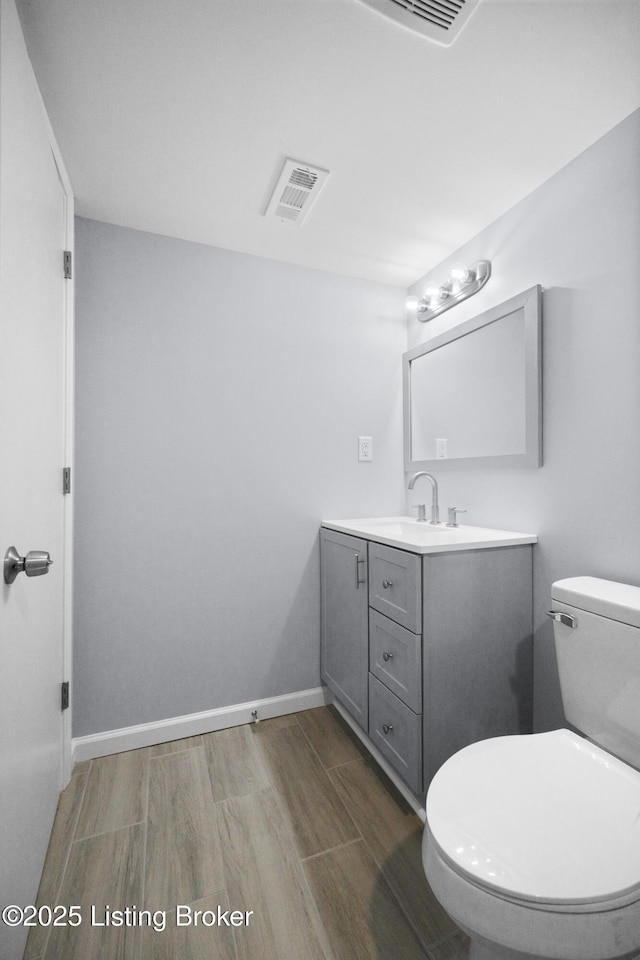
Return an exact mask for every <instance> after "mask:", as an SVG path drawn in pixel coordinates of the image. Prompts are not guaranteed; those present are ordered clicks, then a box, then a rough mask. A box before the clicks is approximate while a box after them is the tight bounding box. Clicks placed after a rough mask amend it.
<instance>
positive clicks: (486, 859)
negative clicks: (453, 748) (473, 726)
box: [426, 730, 640, 903]
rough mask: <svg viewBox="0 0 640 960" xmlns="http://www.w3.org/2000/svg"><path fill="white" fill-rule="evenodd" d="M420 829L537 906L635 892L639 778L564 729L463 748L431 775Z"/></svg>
mask: <svg viewBox="0 0 640 960" xmlns="http://www.w3.org/2000/svg"><path fill="white" fill-rule="evenodd" d="M426 808H427V823H428V825H429V829H430V832H431V835H432V837H433V839H434V840H435V842H436V844H437V845H438V847H439V848H440V850H441V851H442V853H443V854H444V856H445V859H447V860H448V861H449V862H450V863H451V865H452V866H453V867H454V869H456V870H457V871H458V872H460V873H462V874H465V875H468V876H469V878H470V879H471V880H472V881H475V882H476V883H479V884H480V885H482V886H486V887H489V888H493V889H495V890H496V892H498V893H499V892H503V893H505V894H507V895H509V896H512V897H521V898H523V899H525V900H532V901H537V902H544V903H587V902H594V901H595V902H597V901H599V900H611V899H613V898H615V897H617V896H620V895H623V894H627V893H630V892H632V891H633V890H634V889H635V888H638V891H639V893H640V773H638V771H636V770H634V769H633V768H632V767H630V766H628V764H625V763H623V762H622V761H620V760H618V759H616V758H615V757H613V756H612V755H611V754H608V753H607V752H606V751H605V750H602V749H600V748H599V747H597V746H595V745H594V744H592V743H590V742H589V741H588V740H585V739H584V737H580V736H578V735H577V734H574V733H572V732H571V731H569V730H555V731H553V732H552V733H539V734H531V735H529V736H515V737H498V738H496V739H492V740H483V741H481V742H479V743H474V744H472V745H471V746H469V747H465V748H464V749H463V750H461V751H460V752H459V753H457V754H455V755H454V756H453V757H451V758H450V759H449V760H447V762H446V763H445V764H444V765H443V766H442V767H441V768H440V770H439V771H438V773H437V774H436V776H435V777H434V779H433V781H432V783H431V786H430V788H429V793H428V795H427V804H426Z"/></svg>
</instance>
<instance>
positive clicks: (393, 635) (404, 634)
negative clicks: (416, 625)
mask: <svg viewBox="0 0 640 960" xmlns="http://www.w3.org/2000/svg"><path fill="white" fill-rule="evenodd" d="M369 669H370V671H371V673H373V674H375V676H376V677H377V678H378V680H382V682H383V683H384V685H385V686H387V687H388V688H389V689H390V690H391V691H392V692H393V693H395V695H396V696H397V697H399V698H400V700H402V701H403V702H404V703H406V704H407V706H408V707H411V709H412V710H413V711H414V713H421V712H422V637H421V636H420V635H419V634H416V633H411V631H410V630H406V629H405V628H404V627H401V626H400V624H398V623H395V622H394V621H393V620H389V618H388V617H383V616H382V614H381V613H378V612H377V610H369Z"/></svg>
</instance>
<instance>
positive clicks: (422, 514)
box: [412, 503, 427, 523]
mask: <svg viewBox="0 0 640 960" xmlns="http://www.w3.org/2000/svg"><path fill="white" fill-rule="evenodd" d="M413 507H416V508H417V510H418V523H425V522H426V519H427V508H426V506H425V505H424V503H414V504H413V505H412V509H413Z"/></svg>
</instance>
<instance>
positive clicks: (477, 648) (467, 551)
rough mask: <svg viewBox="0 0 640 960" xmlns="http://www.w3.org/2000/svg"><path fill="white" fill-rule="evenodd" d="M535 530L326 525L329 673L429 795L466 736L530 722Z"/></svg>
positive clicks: (524, 727) (399, 766)
mask: <svg viewBox="0 0 640 960" xmlns="http://www.w3.org/2000/svg"><path fill="white" fill-rule="evenodd" d="M535 542H536V537H535V536H533V535H530V534H519V533H510V532H508V531H501V530H489V529H485V528H481V527H471V526H460V527H454V528H451V527H447V526H446V525H441V526H432V525H430V524H427V523H419V522H418V521H416V520H413V519H411V518H407V517H390V518H378V519H371V520H344V521H342V520H340V521H324V522H323V524H322V528H321V532H320V549H321V578H322V655H321V674H322V679H323V681H324V682H325V683H326V684H327V685H328V686H329V688H330V689H331V690H332V691H333V693H334V695H335V697H336V699H337V700H338V701H339V703H340V704H341V705H342V706H343V708H344V709H345V710H346V711H347V712H348V713H349V715H350V716H351V717H352V718H353V720H354V721H355V723H356V724H358V726H359V727H360V728H361V730H362V731H363V732H364V733H365V734H366V735H367V736H368V738H369V740H370V741H371V743H372V744H373V745H374V746H375V747H377V749H378V750H379V751H380V753H381V754H382V755H383V756H384V757H385V758H386V760H387V761H388V763H390V764H391V766H392V767H393V769H394V770H395V771H396V772H397V773H398V774H399V776H400V777H401V778H402V780H403V781H404V782H405V783H406V784H407V786H408V787H409V789H410V791H411V793H412V794H413V795H414V796H415V797H417V798H423V797H424V794H425V792H426V789H427V787H428V786H429V783H430V781H431V779H432V777H433V776H434V774H435V773H436V771H437V770H438V768H439V767H440V766H441V765H442V764H443V763H444V761H445V760H447V759H448V758H449V757H450V756H451V755H452V754H453V753H455V752H456V751H457V750H460V749H461V748H462V747H464V746H466V745H467V744H470V743H473V742H475V741H477V740H481V739H486V738H488V737H496V736H503V735H506V734H517V733H527V732H530V729H531V679H532V677H531V672H532V556H531V553H532V544H533V543H535Z"/></svg>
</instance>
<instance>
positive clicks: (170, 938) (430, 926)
mask: <svg viewBox="0 0 640 960" xmlns="http://www.w3.org/2000/svg"><path fill="white" fill-rule="evenodd" d="M421 835H422V824H421V822H420V820H419V818H418V817H417V816H416V815H415V814H414V813H413V811H412V810H411V809H410V808H409V807H408V806H407V804H406V803H405V801H404V800H403V798H402V797H401V796H400V794H399V793H398V792H397V791H396V789H395V788H394V787H393V785H392V784H391V783H390V781H389V780H388V779H387V778H386V777H385V776H384V774H383V773H382V772H381V771H380V770H379V769H378V767H377V765H376V764H375V763H374V762H373V761H372V760H371V759H370V758H369V757H368V755H367V753H366V751H365V750H364V748H363V747H362V745H361V744H360V742H359V741H358V739H357V738H356V737H355V736H354V735H353V733H352V732H351V730H350V729H349V728H348V726H347V725H346V724H345V723H344V721H343V720H342V719H341V717H340V716H339V714H338V713H337V712H336V711H335V710H334V709H333V708H331V707H321V708H319V709H317V710H308V711H305V712H304V713H297V714H291V715H289V716H286V717H279V718H277V719H274V720H267V721H264V722H262V723H260V724H254V725H250V726H243V727H233V728H231V729H229V730H220V731H217V732H216V733H210V734H206V735H204V736H202V737H192V738H190V739H188V740H176V741H174V742H172V743H166V744H161V745H160V746H157V747H149V748H146V749H142V750H133V751H130V752H129V753H121V754H117V755H114V756H110V757H102V758H100V759H97V760H92V761H90V762H85V763H83V764H78V765H77V766H76V769H75V771H74V775H73V778H72V781H71V783H70V784H69V786H68V787H67V789H66V790H65V791H64V793H63V794H62V796H61V798H60V803H59V806H58V812H57V815H56V819H55V823H54V826H53V831H52V834H51V841H50V845H49V852H48V854H47V860H46V863H45V868H44V872H43V875H42V881H41V884H40V891H39V894H38V903H39V904H46V905H48V906H54V905H55V904H63V905H67V906H70V905H72V904H73V905H78V906H79V908H80V911H79V913H80V916H81V917H82V922H81V924H80V925H78V926H76V927H72V926H66V927H50V926H41V927H35V928H32V929H31V931H30V935H29V940H28V943H27V949H26V952H25V960H466V957H467V952H468V940H467V938H466V937H465V936H464V934H462V933H461V932H460V931H459V930H457V929H456V927H455V926H454V924H453V923H452V921H451V920H450V919H449V917H448V916H447V915H446V913H445V912H444V911H443V910H442V908H441V907H440V906H439V904H438V903H437V901H436V900H435V898H434V896H433V894H432V893H431V891H430V889H429V886H428V884H427V882H426V880H425V878H424V875H423V872H422V862H421V858H420V842H421ZM179 906H180V912H179V914H178V915H176V909H177V908H178V907H179ZM118 911H120V912H119V913H118ZM143 911H147V913H143ZM234 911H235V912H234ZM225 917H226V918H227V920H228V924H226V923H225ZM214 918H215V923H214V922H213V921H214ZM109 919H110V920H111V922H110V923H107V920H109ZM118 920H120V921H121V923H120V925H118V923H117V921H118ZM196 920H197V922H195V921H196ZM178 921H180V922H178ZM232 921H235V925H234V923H233V922H232ZM163 927H164V929H162V928H163Z"/></svg>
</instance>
